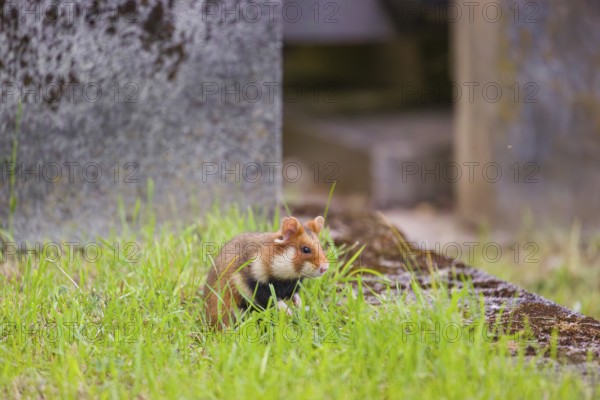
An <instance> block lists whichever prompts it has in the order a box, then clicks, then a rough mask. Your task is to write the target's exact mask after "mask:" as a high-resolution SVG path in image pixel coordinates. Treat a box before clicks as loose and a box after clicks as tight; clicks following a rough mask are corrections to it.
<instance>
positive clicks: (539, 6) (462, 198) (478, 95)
mask: <svg viewBox="0 0 600 400" xmlns="http://www.w3.org/2000/svg"><path fill="white" fill-rule="evenodd" d="M472 6H473V4H472ZM453 9H454V10H455V12H454V14H453V15H459V13H458V12H456V10H460V9H461V2H458V1H456V2H454V8H453ZM462 9H463V10H462V11H463V12H462V16H461V17H460V18H455V20H454V21H452V23H453V24H454V25H455V31H454V33H455V45H456V52H455V60H456V80H457V85H458V86H460V87H461V88H462V96H460V98H459V100H458V107H457V125H456V127H457V130H456V146H457V153H456V154H457V160H456V161H457V162H458V163H459V164H460V165H461V166H463V179H461V181H460V183H459V185H458V191H457V194H458V198H459V210H460V212H461V214H462V216H463V217H464V219H466V220H468V221H472V222H479V221H481V220H482V219H486V220H488V221H489V222H492V223H493V224H494V225H504V226H506V227H509V228H512V229H516V228H519V227H522V226H523V216H524V215H525V214H527V213H530V215H532V216H533V220H534V223H535V225H536V226H537V227H538V228H542V227H550V226H559V227H563V228H565V227H566V228H569V227H570V226H571V224H573V222H574V221H576V220H579V221H580V222H582V224H583V228H584V230H590V231H596V232H597V226H598V223H600V213H598V204H600V174H599V173H598V171H599V169H600V135H599V134H598V132H599V130H600V119H599V113H598V109H599V107H600V85H599V84H598V83H599V82H600V68H599V67H600V59H599V58H598V46H597V44H598V43H599V42H600V24H599V23H600V5H599V4H598V3H597V2H591V1H584V0H577V1H572V2H568V3H566V2H561V1H541V0H537V1H530V0H518V1H513V0H510V1H508V0H503V1H499V2H492V1H486V2H483V3H478V5H477V7H476V8H472V12H471V14H469V12H468V11H469V10H468V9H467V8H465V6H462ZM471 88H473V90H472V91H471ZM469 92H471V93H469ZM470 172H472V174H471V176H469V173H470Z"/></svg>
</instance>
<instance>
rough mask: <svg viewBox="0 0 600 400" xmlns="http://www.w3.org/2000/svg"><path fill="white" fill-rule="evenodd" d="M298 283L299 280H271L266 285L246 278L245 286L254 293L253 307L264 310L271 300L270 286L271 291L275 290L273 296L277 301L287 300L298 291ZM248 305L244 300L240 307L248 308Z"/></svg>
mask: <svg viewBox="0 0 600 400" xmlns="http://www.w3.org/2000/svg"><path fill="white" fill-rule="evenodd" d="M298 283H300V279H293V280H285V281H281V280H272V281H269V282H268V283H262V282H257V281H256V280H255V279H254V278H252V277H248V278H246V284H247V285H248V288H249V289H250V290H251V291H252V293H254V297H253V299H252V302H253V303H254V305H255V306H258V307H260V308H266V307H267V305H268V304H269V299H271V288H270V287H269V286H270V285H273V289H275V295H276V296H277V298H278V299H289V298H290V297H292V295H293V294H294V293H295V292H296V290H297V289H298ZM248 306H249V304H248V301H247V300H246V299H243V300H242V304H240V307H242V308H248Z"/></svg>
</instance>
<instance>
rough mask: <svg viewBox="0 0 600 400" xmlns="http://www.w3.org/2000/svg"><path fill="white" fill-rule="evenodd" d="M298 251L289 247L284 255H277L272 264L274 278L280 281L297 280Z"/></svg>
mask: <svg viewBox="0 0 600 400" xmlns="http://www.w3.org/2000/svg"><path fill="white" fill-rule="evenodd" d="M295 258H296V249H295V248H294V247H288V248H287V249H286V250H285V251H284V252H283V253H281V254H278V255H276V256H275V257H274V258H273V263H272V264H271V268H272V273H273V276H275V277H277V278H280V279H296V278H298V273H297V272H296V270H295V268H294V259H295Z"/></svg>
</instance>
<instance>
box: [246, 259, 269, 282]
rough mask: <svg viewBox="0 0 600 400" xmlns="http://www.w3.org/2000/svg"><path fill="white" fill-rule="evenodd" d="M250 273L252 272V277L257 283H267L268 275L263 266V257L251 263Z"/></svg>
mask: <svg viewBox="0 0 600 400" xmlns="http://www.w3.org/2000/svg"><path fill="white" fill-rule="evenodd" d="M250 271H252V275H253V276H254V279H256V281H257V282H263V283H264V282H268V281H269V274H268V271H267V268H266V266H265V260H264V258H263V257H260V258H259V259H257V260H256V261H254V262H253V263H252V267H251V268H250Z"/></svg>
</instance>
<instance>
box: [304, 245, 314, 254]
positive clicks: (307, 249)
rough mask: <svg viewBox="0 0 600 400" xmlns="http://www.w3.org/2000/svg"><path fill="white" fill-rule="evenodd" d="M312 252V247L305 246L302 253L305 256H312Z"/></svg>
mask: <svg viewBox="0 0 600 400" xmlns="http://www.w3.org/2000/svg"><path fill="white" fill-rule="evenodd" d="M311 251H312V250H311V249H310V247H308V246H304V247H302V252H303V253H304V254H310V252H311Z"/></svg>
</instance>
